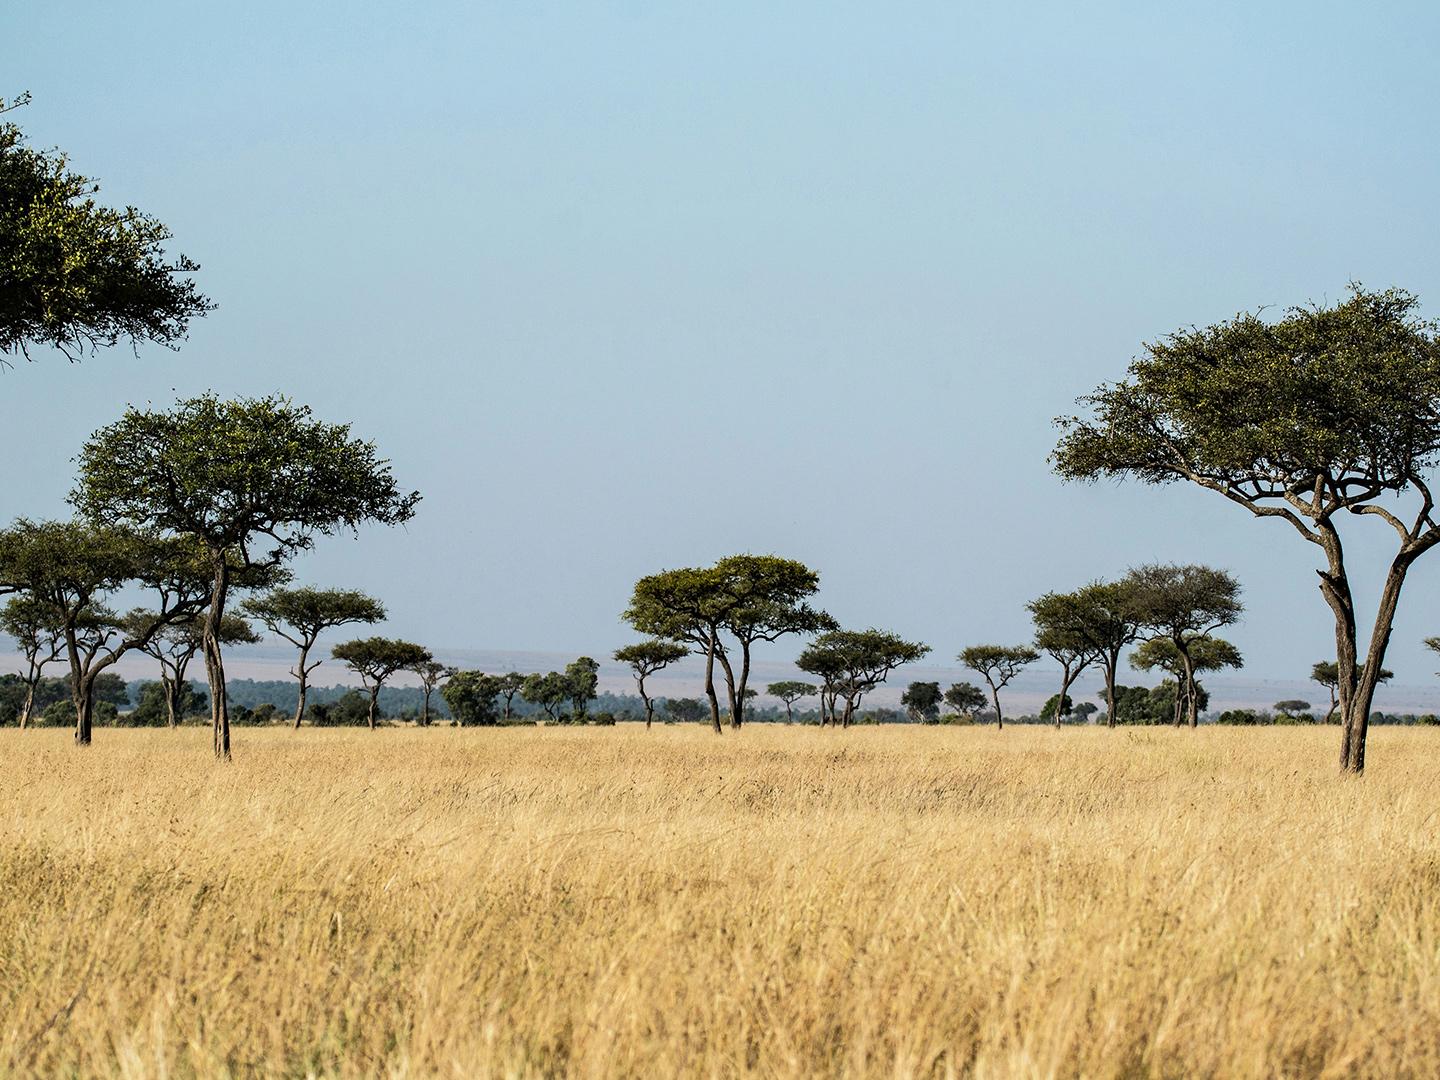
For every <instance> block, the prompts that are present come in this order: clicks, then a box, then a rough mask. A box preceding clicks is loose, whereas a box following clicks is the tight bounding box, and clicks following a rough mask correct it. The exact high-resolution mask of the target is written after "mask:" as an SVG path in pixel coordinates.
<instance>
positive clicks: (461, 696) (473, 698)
mask: <svg viewBox="0 0 1440 1080" xmlns="http://www.w3.org/2000/svg"><path fill="white" fill-rule="evenodd" d="M500 691H501V680H500V678H498V677H496V676H494V675H486V674H485V673H484V672H483V671H457V672H455V673H454V674H453V675H451V676H450V678H449V680H448V681H447V682H446V683H445V685H444V686H442V687H441V688H440V696H441V697H442V698H444V699H445V704H446V705H448V706H450V714H451V715H452V716H454V717H455V720H456V722H457V723H459V725H460V726H461V727H468V726H489V725H492V724H496V723H498V722H499V715H498V713H497V712H496V709H495V702H496V698H498V697H499V696H500Z"/></svg>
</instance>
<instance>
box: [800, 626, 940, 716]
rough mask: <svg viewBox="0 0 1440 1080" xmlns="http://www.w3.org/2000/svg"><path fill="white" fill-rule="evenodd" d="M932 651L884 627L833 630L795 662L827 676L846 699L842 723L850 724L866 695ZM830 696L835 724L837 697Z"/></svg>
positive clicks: (805, 669) (829, 685)
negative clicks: (886, 630)
mask: <svg viewBox="0 0 1440 1080" xmlns="http://www.w3.org/2000/svg"><path fill="white" fill-rule="evenodd" d="M929 651H930V646H929V645H925V644H923V643H922V642H918V641H906V640H905V639H904V638H902V637H900V636H898V635H896V634H891V633H887V632H885V631H883V630H875V629H873V628H872V629H869V630H830V631H827V632H826V633H823V634H821V635H820V636H819V637H817V638H816V639H815V640H814V641H812V642H811V643H810V644H809V645H808V646H807V647H806V648H805V650H804V652H802V653H801V654H800V656H799V658H798V659H797V660H796V661H795V666H796V667H798V668H799V669H800V670H801V671H808V672H809V673H810V674H812V675H818V676H820V677H822V678H824V679H825V684H826V686H827V687H829V688H831V693H833V694H835V695H836V697H843V698H844V699H845V711H844V712H843V713H842V714H841V716H840V727H842V728H848V727H849V726H850V722H851V720H852V719H853V718H854V716H855V710H856V708H857V707H858V706H859V704H860V699H861V698H862V697H864V695H866V694H868V693H869V692H870V691H871V690H874V689H875V688H876V687H877V686H879V685H880V684H881V683H883V682H884V681H885V680H886V678H888V677H889V675H890V672H892V671H894V670H895V669H896V668H898V667H900V665H902V664H909V663H913V662H914V661H916V660H919V659H921V658H922V657H923V656H925V654H927V653H928V652H929ZM831 700H832V704H831V706H830V723H831V725H832V726H833V725H834V724H835V722H836V721H835V710H834V700H835V699H834V698H832V699H831ZM823 722H824V721H823V717H822V723H823Z"/></svg>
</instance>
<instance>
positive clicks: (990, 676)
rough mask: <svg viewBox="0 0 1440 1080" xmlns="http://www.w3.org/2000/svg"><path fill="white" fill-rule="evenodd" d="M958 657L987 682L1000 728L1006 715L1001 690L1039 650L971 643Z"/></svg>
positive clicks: (1028, 647) (996, 722)
mask: <svg viewBox="0 0 1440 1080" xmlns="http://www.w3.org/2000/svg"><path fill="white" fill-rule="evenodd" d="M957 659H958V660H959V661H960V662H961V663H962V664H964V665H965V666H966V667H968V668H969V669H970V670H971V671H974V672H977V673H978V674H979V675H980V677H981V678H983V679H984V680H985V681H986V682H987V683H988V684H989V686H990V700H991V701H992V702H993V703H994V705H995V726H996V729H997V730H1003V729H1004V727H1005V718H1004V716H1002V715H1001V713H1000V691H1001V690H1003V689H1004V688H1005V687H1006V686H1007V685H1009V683H1010V680H1011V679H1013V678H1015V676H1016V675H1019V674H1020V672H1021V671H1022V670H1023V669H1024V668H1025V666H1026V665H1027V664H1033V663H1034V662H1035V661H1036V660H1038V659H1040V654H1039V653H1038V652H1036V651H1035V650H1034V649H1032V648H1031V647H1030V646H1029V645H971V646H970V647H969V648H968V649H966V650H965V651H964V652H962V653H961V654H960V655H959V656H958V657H957Z"/></svg>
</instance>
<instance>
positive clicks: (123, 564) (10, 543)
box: [0, 518, 206, 746]
mask: <svg viewBox="0 0 1440 1080" xmlns="http://www.w3.org/2000/svg"><path fill="white" fill-rule="evenodd" d="M198 558H199V556H198V555H197V552H196V550H195V545H194V543H193V542H190V541H185V540H177V539H175V538H165V537H159V536H156V535H155V534H153V533H147V532H139V531H136V530H133V529H127V528H123V527H115V526H109V527H105V526H91V525H87V524H85V523H82V522H73V521H40V522H34V521H28V520H26V519H23V518H22V519H20V520H19V521H17V522H15V524H14V525H13V526H11V527H10V528H9V529H6V530H4V531H3V532H0V590H3V591H7V592H16V593H20V594H22V595H24V596H26V597H28V598H30V599H32V600H34V601H36V602H38V603H40V604H43V605H45V606H46V607H47V608H48V609H49V610H50V611H51V612H52V613H53V617H54V619H55V621H56V624H57V628H58V629H59V631H60V634H61V636H62V637H63V639H64V643H65V657H66V659H67V660H68V661H69V663H70V695H71V699H72V701H73V703H74V706H75V742H76V744H77V745H79V746H89V745H90V742H91V740H92V738H93V729H94V711H95V684H96V682H97V680H98V679H99V678H100V676H101V675H102V674H104V672H105V671H106V670H107V669H108V668H110V667H112V666H114V664H115V663H116V662H117V661H118V660H119V659H120V658H121V657H122V656H124V655H125V654H126V653H127V652H130V651H131V650H134V649H143V648H145V646H146V645H148V644H149V642H150V640H151V639H152V638H153V637H154V636H155V635H156V634H158V633H160V632H161V631H162V630H164V629H165V628H166V627H167V626H171V625H174V624H176V623H181V622H184V621H186V620H187V619H192V618H194V617H195V614H196V612H198V611H199V610H201V609H202V607H203V606H204V603H205V595H206V594H205V591H204V590H203V588H200V587H198V585H197V582H198V580H199V575H198V574H197V572H196V567H197V560H198ZM126 586H131V587H134V586H139V587H141V588H144V589H146V590H148V591H149V592H150V593H151V594H152V595H153V597H154V598H155V601H156V606H155V609H154V610H152V611H149V612H147V613H146V614H145V616H144V617H143V618H137V619H126V620H121V619H120V618H118V617H117V616H116V615H115V613H114V612H113V611H112V610H111V608H110V607H109V606H108V604H107V600H109V599H110V598H111V597H113V596H114V594H115V593H116V592H117V591H118V590H120V589H121V588H124V587H126Z"/></svg>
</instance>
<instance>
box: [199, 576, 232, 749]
mask: <svg viewBox="0 0 1440 1080" xmlns="http://www.w3.org/2000/svg"><path fill="white" fill-rule="evenodd" d="M216 560H217V561H216V564H215V584H214V587H213V588H212V590H211V592H210V610H209V611H208V612H207V613H206V615H205V629H204V633H203V634H202V635H201V648H202V649H203V651H204V653H205V674H206V677H207V679H208V681H209V683H210V728H211V736H212V741H213V746H214V751H215V756H216V757H217V758H218V759H219V760H221V761H229V760H230V703H229V700H228V698H227V697H226V694H225V660H224V658H223V657H222V656H221V654H220V622H221V619H223V618H224V616H225V598H226V594H227V593H228V592H229V589H230V564H229V562H228V560H227V557H226V554H225V552H223V551H222V552H219V553H218V554H217V555H216Z"/></svg>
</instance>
